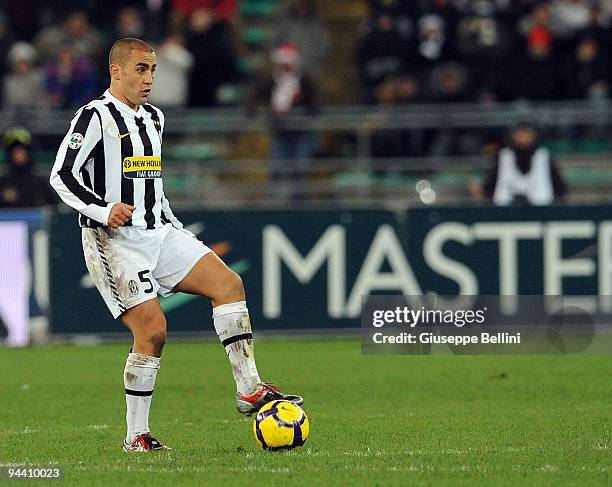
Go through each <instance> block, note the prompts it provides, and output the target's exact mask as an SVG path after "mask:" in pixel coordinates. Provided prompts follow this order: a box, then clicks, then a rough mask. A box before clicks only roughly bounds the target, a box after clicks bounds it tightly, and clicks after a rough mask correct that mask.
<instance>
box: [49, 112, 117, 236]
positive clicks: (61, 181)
mask: <svg viewBox="0 0 612 487" xmlns="http://www.w3.org/2000/svg"><path fill="white" fill-rule="evenodd" d="M101 140H102V127H101V125H100V118H99V117H98V116H97V115H96V110H95V109H94V108H87V107H85V108H82V109H81V110H79V111H78V112H77V114H76V116H75V117H74V119H73V120H72V122H71V124H70V130H69V131H68V133H67V134H66V136H65V137H64V140H63V141H62V143H61V145H60V147H59V150H58V152H57V157H56V158H55V163H54V164H53V169H51V176H50V178H49V182H50V183H51V186H52V187H53V189H55V191H56V192H57V194H58V195H59V196H60V198H61V199H62V200H63V201H64V202H65V203H66V204H67V205H68V206H71V207H72V208H74V209H75V210H76V211H78V212H79V213H82V214H83V215H85V216H86V217H88V218H91V219H92V220H95V221H97V222H99V223H101V224H103V225H108V217H109V215H110V211H111V208H112V206H113V204H114V203H108V202H106V201H104V199H103V198H102V197H100V195H98V194H96V193H95V192H94V191H93V190H92V189H90V188H88V187H87V186H85V184H84V182H83V176H82V174H81V169H82V168H83V166H84V165H85V163H86V162H87V161H88V160H89V159H90V158H91V154H92V152H93V150H94V149H95V147H96V144H98V142H100V141H101ZM96 163H97V164H105V161H96Z"/></svg>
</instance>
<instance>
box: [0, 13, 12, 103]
mask: <svg viewBox="0 0 612 487" xmlns="http://www.w3.org/2000/svg"><path fill="white" fill-rule="evenodd" d="M10 27H11V25H10V23H9V21H8V19H7V18H6V16H5V15H4V13H3V12H2V11H1V10H0V78H2V79H4V77H5V74H6V72H7V67H9V66H10V61H9V60H8V52H9V50H10V48H11V46H12V45H13V44H14V43H15V38H14V36H13V34H12V32H11V28H10ZM1 103H4V100H0V104H1Z"/></svg>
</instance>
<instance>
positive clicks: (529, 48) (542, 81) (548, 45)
mask: <svg viewBox="0 0 612 487" xmlns="http://www.w3.org/2000/svg"><path fill="white" fill-rule="evenodd" d="M553 46H554V44H553V39H552V34H551V33H550V31H548V30H546V28H544V27H541V26H538V27H534V28H533V29H532V30H531V31H530V32H529V35H528V38H527V43H526V49H525V51H524V52H523V53H520V54H519V55H518V56H517V59H516V61H515V63H514V66H513V70H512V72H510V73H508V74H507V75H506V82H507V83H510V84H512V88H511V89H512V90H513V91H514V97H515V98H522V99H527V100H532V101H543V100H555V99H557V98H558V97H559V84H560V83H559V73H558V68H557V59H556V58H555V55H554V52H553Z"/></svg>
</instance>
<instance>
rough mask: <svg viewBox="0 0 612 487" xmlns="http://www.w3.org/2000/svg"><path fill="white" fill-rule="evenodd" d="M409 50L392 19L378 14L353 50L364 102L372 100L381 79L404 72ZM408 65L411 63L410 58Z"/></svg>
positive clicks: (371, 101)
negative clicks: (355, 53) (356, 47)
mask: <svg viewBox="0 0 612 487" xmlns="http://www.w3.org/2000/svg"><path fill="white" fill-rule="evenodd" d="M410 52H412V51H411V50H410V49H409V45H408V44H407V42H406V40H405V39H404V38H403V37H402V36H401V35H400V34H399V32H398V31H397V29H396V25H395V21H394V20H393V18H392V17H391V16H389V15H387V14H382V15H379V16H378V17H377V18H376V19H375V21H374V25H373V27H372V29H371V30H370V31H369V32H368V33H366V34H365V35H364V36H363V37H362V38H361V39H360V40H359V45H358V49H357V60H358V67H359V72H360V77H361V83H362V88H363V99H364V102H366V103H373V102H374V101H375V96H374V93H375V91H376V87H377V86H378V84H380V83H381V82H382V81H384V80H385V78H387V77H389V76H395V75H398V74H400V73H402V72H404V71H406V68H408V67H409V66H408V62H407V55H408V54H409V53H410ZM410 64H414V60H413V62H412V63H410Z"/></svg>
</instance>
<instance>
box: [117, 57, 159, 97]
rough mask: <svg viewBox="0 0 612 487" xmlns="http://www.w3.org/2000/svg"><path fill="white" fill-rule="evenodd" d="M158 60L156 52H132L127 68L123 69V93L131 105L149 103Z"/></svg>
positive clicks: (121, 81) (126, 64)
mask: <svg viewBox="0 0 612 487" xmlns="http://www.w3.org/2000/svg"><path fill="white" fill-rule="evenodd" d="M156 66H157V64H156V59H155V53H154V52H143V51H138V50H136V49H132V50H131V51H130V57H129V58H128V60H127V62H126V63H125V66H123V67H122V69H121V80H120V83H121V91H122V92H123V95H124V96H125V97H126V98H127V100H128V101H129V102H130V104H131V105H133V106H137V105H142V104H144V103H146V102H147V100H148V98H149V94H150V93H151V87H152V86H153V80H154V74H155V68H156Z"/></svg>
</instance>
